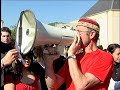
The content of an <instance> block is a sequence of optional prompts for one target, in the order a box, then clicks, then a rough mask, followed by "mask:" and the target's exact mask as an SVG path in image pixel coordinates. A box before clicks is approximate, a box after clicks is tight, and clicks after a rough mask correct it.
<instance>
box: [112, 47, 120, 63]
mask: <svg viewBox="0 0 120 90" xmlns="http://www.w3.org/2000/svg"><path fill="white" fill-rule="evenodd" d="M112 55H113V58H114V61H115V62H117V63H120V48H116V49H115V51H114V53H113V54H112Z"/></svg>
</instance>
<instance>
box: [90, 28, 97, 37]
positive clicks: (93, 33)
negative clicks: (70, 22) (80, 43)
mask: <svg viewBox="0 0 120 90" xmlns="http://www.w3.org/2000/svg"><path fill="white" fill-rule="evenodd" d="M95 35H96V32H95V31H94V30H92V31H91V32H90V38H91V39H92V38H94V37H95Z"/></svg>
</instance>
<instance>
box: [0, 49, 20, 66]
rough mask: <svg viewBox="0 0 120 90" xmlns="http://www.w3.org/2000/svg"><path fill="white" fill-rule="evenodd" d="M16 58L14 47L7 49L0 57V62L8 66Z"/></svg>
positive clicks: (16, 53)
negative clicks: (0, 59) (0, 57)
mask: <svg viewBox="0 0 120 90" xmlns="http://www.w3.org/2000/svg"><path fill="white" fill-rule="evenodd" d="M17 59H18V51H17V50H16V49H12V50H9V51H8V52H7V54H6V55H5V56H4V57H3V58H2V61H1V62H2V64H3V65H4V67H5V66H8V65H10V64H12V62H13V61H15V60H17Z"/></svg>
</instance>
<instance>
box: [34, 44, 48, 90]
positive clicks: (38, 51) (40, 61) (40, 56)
mask: <svg viewBox="0 0 120 90" xmlns="http://www.w3.org/2000/svg"><path fill="white" fill-rule="evenodd" d="M33 55H34V64H33V68H34V72H36V73H37V74H38V75H39V76H40V82H41V88H42V90H48V89H47V86H46V82H45V65H44V59H45V57H44V53H43V48H42V46H36V47H34V49H33Z"/></svg>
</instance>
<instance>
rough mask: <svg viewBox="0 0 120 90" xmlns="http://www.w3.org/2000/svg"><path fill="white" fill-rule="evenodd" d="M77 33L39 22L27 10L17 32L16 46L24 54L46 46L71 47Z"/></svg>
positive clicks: (22, 16)
mask: <svg viewBox="0 0 120 90" xmlns="http://www.w3.org/2000/svg"><path fill="white" fill-rule="evenodd" d="M74 34H75V31H74V30H68V29H63V28H57V27H53V26H50V25H46V24H43V23H41V22H39V21H38V20H37V19H36V18H35V16H34V14H33V12H32V11H30V10H25V11H22V12H21V14H20V18H19V21H18V25H17V32H16V44H17V45H18V46H19V48H20V52H21V53H22V54H26V53H28V52H29V51H30V50H31V49H32V48H33V47H35V46H40V45H45V44H57V45H64V46H67V45H70V44H71V43H72V41H73V38H74Z"/></svg>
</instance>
